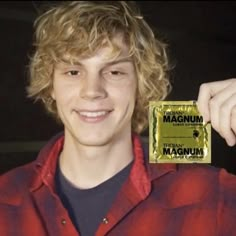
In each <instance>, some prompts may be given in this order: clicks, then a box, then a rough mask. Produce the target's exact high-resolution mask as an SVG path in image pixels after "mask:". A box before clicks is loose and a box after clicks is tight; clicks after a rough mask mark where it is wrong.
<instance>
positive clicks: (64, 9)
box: [0, 1, 236, 236]
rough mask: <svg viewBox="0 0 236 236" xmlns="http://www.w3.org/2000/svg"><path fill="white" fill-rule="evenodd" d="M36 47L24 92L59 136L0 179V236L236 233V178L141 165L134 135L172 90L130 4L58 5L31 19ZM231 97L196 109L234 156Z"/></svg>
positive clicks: (212, 86)
mask: <svg viewBox="0 0 236 236" xmlns="http://www.w3.org/2000/svg"><path fill="white" fill-rule="evenodd" d="M35 45H36V50H35V54H34V55H33V57H32V60H31V64H30V71H31V81H30V86H29V88H28V92H29V95H30V96H31V97H34V98H35V99H36V100H41V101H43V102H44V104H45V106H46V108H47V109H48V111H50V112H51V113H52V114H54V115H55V117H56V118H57V119H59V120H60V121H61V122H62V123H63V125H64V132H63V133H62V134H59V135H57V136H56V137H53V138H52V140H50V141H49V143H48V144H47V145H46V147H44V148H43V149H42V150H41V152H40V153H39V156H38V158H37V160H36V161H35V162H33V163H30V164H28V165H26V166H23V167H20V168H17V169H15V170H13V171H10V172H9V173H7V174H5V175H3V176H2V177H1V178H0V222H1V226H0V235H3V236H5V235H6V236H32V235H34V236H43V235H53V236H54V235H57V236H60V235H69V236H75V235H82V236H83V235H84V236H91V235H100V236H101V235H116V236H117V235H124V236H125V235H127V236H132V235H135V236H136V235H148V236H151V235H155V236H173V235H176V236H178V235H181V236H189V235H191V236H213V235H214V236H215V235H221V236H226V235H227V236H233V235H235V233H236V224H235V222H234V221H235V220H234V219H235V217H236V177H234V176H232V175H230V174H228V173H227V172H226V171H225V170H222V169H217V168H213V167H209V166H206V165H174V164H171V165H170V164H157V165H156V164H149V163H148V150H147V148H146V147H145V145H143V144H142V143H141V140H140V138H139V136H138V134H139V133H140V132H141V131H142V130H143V129H144V128H146V127H147V125H148V117H147V109H148V102H149V101H151V100H160V99H164V98H165V96H166V95H167V93H168V91H169V87H170V86H169V82H168V79H167V71H168V61H167V57H166V54H165V45H164V44H163V43H161V42H160V41H158V40H157V39H155V37H154V35H153V33H152V31H151V29H150V28H149V26H148V25H147V23H146V22H145V21H144V19H143V18H142V17H141V16H140V14H139V12H138V10H136V8H135V6H134V5H133V3H132V2H119V1H113V2H110V1H106V2H100V1H94V2H92V1H81V2H80V1H79V2H66V3H60V5H58V6H56V7H54V8H52V9H51V10H49V11H47V12H46V13H44V14H43V15H42V16H40V17H39V18H38V19H37V21H36V42H35ZM235 96H236V80H235V79H230V80H225V81H219V82H213V83H207V84H204V85H202V87H201V89H200V93H199V99H198V105H199V109H200V111H201V112H202V114H203V115H204V118H205V119H206V120H208V121H211V123H212V125H213V127H214V128H215V129H216V130H217V131H218V132H219V133H220V134H221V135H222V136H223V137H224V138H225V139H226V141H227V143H228V144H229V145H231V146H233V145H235V139H236V137H235V133H236V119H235V118H236V112H235V106H236V99H235ZM222 112H223V114H224V116H222V115H221V114H222Z"/></svg>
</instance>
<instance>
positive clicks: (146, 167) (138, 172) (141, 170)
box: [31, 133, 176, 198]
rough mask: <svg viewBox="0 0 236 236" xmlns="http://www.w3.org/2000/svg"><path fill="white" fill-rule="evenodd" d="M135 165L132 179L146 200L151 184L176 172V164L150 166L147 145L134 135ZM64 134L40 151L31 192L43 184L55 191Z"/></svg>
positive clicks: (60, 134)
mask: <svg viewBox="0 0 236 236" xmlns="http://www.w3.org/2000/svg"><path fill="white" fill-rule="evenodd" d="M132 142H133V152H134V164H133V167H132V169H131V173H130V178H131V181H132V182H133V184H134V185H135V187H136V188H137V190H138V192H139V194H140V195H141V196H142V197H143V198H144V197H145V196H146V195H148V193H149V192H150V189H151V184H150V182H151V181H152V180H154V179H156V178H159V177H161V176H163V175H165V174H167V173H169V172H171V171H175V170H176V165H175V164H149V163H148V151H147V147H146V146H147V145H146V146H145V144H144V143H143V142H142V140H141V138H140V137H139V136H138V135H137V134H133V135H132ZM63 144H64V134H63V133H59V134H58V135H56V136H55V137H53V138H52V139H51V140H50V141H49V142H48V143H47V144H46V146H45V147H44V148H43V149H42V150H41V151H40V153H39V155H38V158H37V160H36V162H35V168H36V172H37V174H36V175H35V178H34V179H33V181H32V185H31V190H32V191H34V190H36V189H37V188H39V187H40V186H41V185H42V184H46V185H47V186H49V188H50V189H51V190H52V191H54V190H55V183H54V176H55V172H56V165H57V161H58V157H59V155H60V152H61V151H62V149H63Z"/></svg>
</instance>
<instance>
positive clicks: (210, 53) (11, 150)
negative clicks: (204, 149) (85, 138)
mask: <svg viewBox="0 0 236 236" xmlns="http://www.w3.org/2000/svg"><path fill="white" fill-rule="evenodd" d="M44 4H45V2H44ZM138 4H139V5H140V6H141V10H142V13H143V16H144V18H145V19H146V20H147V21H148V22H149V24H150V25H151V26H152V27H154V28H155V32H156V33H157V34H158V35H159V36H161V37H162V38H163V39H164V40H165V41H166V42H167V43H168V45H169V55H170V58H171V61H172V62H173V63H174V64H175V68H174V69H173V71H172V72H171V81H172V84H173V88H174V89H173V91H172V93H171V94H170V96H169V97H168V100H195V99H197V95H198V88H199V86H200V84H201V83H203V82H208V81H216V80H223V79H228V78H231V77H236V3H235V2H234V1H215V2H214V1H177V2H172V1H141V2H138ZM40 6H41V3H40V2H39V1H19V2H16V1H7V2H6V1H1V2H0V32H1V33H0V36H1V37H0V76H1V79H0V112H1V113H0V121H1V126H0V173H3V172H5V171H7V170H9V169H11V168H14V167H16V166H18V165H22V164H24V163H27V162H29V161H31V160H33V159H35V158H36V154H37V152H38V150H39V148H40V147H41V146H42V145H43V143H44V142H45V141H47V140H48V139H49V138H50V137H51V136H52V135H54V134H56V133H57V132H58V131H60V130H62V128H61V127H59V126H58V125H57V124H56V123H55V122H54V120H53V119H52V118H50V116H48V115H47V114H45V112H44V109H43V108H42V106H41V105H40V104H34V103H33V102H32V101H31V100H30V99H27V98H26V93H25V86H26V84H27V64H28V59H29V55H30V52H31V50H32V47H31V43H32V38H33V21H34V19H35V17H36V16H37V12H38V9H39V8H40ZM147 134H148V132H147V131H146V132H144V134H143V135H144V136H147ZM235 150H236V147H233V148H230V147H228V146H227V145H226V143H225V141H224V140H223V139H222V138H221V137H220V136H219V135H218V134H216V133H215V132H214V131H213V133H212V155H213V160H212V165H214V166H218V167H224V168H226V169H227V170H228V171H229V172H231V173H235V174H236V155H235V154H236V152H235Z"/></svg>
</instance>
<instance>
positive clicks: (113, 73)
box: [103, 70, 126, 80]
mask: <svg viewBox="0 0 236 236" xmlns="http://www.w3.org/2000/svg"><path fill="white" fill-rule="evenodd" d="M103 76H104V78H106V79H111V80H119V79H123V78H124V77H125V76H126V73H125V72H123V71H121V70H108V71H105V72H104V73H103Z"/></svg>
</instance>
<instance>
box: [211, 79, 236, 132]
mask: <svg viewBox="0 0 236 236" xmlns="http://www.w3.org/2000/svg"><path fill="white" fill-rule="evenodd" d="M232 84H233V83H231V84H230V85H229V86H228V87H225V88H224V89H222V90H220V91H219V92H218V93H217V94H215V96H213V97H212V98H211V99H210V101H209V113H210V115H209V116H210V118H209V119H210V121H211V125H212V127H213V128H214V129H215V130H216V131H217V132H218V133H220V135H221V136H223V137H224V135H225V132H227V135H226V137H228V133H229V132H228V130H230V116H231V109H232V108H233V107H234V105H235V97H234V96H235V94H236V91H235V88H236V84H235V85H234V86H232ZM222 120H223V121H222ZM222 126H225V127H228V128H225V127H224V129H223V131H224V132H222Z"/></svg>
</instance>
